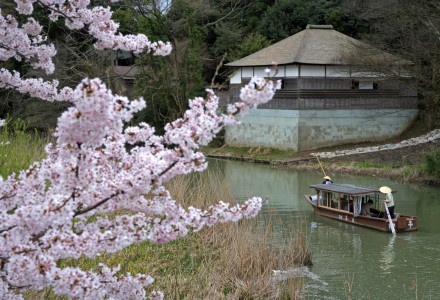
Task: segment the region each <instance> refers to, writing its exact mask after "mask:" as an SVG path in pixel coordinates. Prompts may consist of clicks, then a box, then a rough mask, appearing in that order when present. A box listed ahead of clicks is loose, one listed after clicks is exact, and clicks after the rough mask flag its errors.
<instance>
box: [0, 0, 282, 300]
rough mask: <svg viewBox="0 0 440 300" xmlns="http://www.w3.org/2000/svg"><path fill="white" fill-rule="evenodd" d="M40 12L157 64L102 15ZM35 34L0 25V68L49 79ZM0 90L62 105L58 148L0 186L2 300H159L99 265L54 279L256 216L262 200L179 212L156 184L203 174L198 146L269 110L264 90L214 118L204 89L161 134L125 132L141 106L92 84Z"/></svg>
mask: <svg viewBox="0 0 440 300" xmlns="http://www.w3.org/2000/svg"><path fill="white" fill-rule="evenodd" d="M15 2H16V4H17V11H18V13H20V14H26V15H29V14H31V13H32V10H33V5H34V3H36V2H37V1H35V0H26V1H24V0H16V1H15ZM38 3H39V4H40V5H44V6H45V7H46V8H47V9H49V11H51V15H50V18H51V19H52V20H56V19H58V18H59V17H60V16H63V17H64V18H65V20H66V24H67V25H68V26H69V27H70V28H73V29H78V28H82V27H83V26H86V25H87V26H88V28H89V32H90V33H91V34H92V35H93V36H94V37H95V38H96V39H97V47H98V48H105V47H108V48H112V49H113V48H118V47H119V48H123V49H130V50H132V51H135V52H136V51H156V53H157V54H161V55H162V54H166V53H168V51H169V47H168V44H166V43H162V42H157V43H150V42H148V39H146V37H144V36H142V35H138V36H122V35H120V34H117V31H116V30H117V24H115V23H114V22H113V21H111V19H110V17H111V12H110V10H109V9H107V8H99V7H95V8H93V9H88V8H87V7H88V5H89V1H88V0H67V1H66V0H62V1H60V0H39V1H38ZM2 18H3V17H2ZM8 26H9V27H8ZM7 27H8V28H12V29H14V30H16V36H17V37H20V38H19V39H17V40H16V41H15V44H11V47H8V46H6V43H8V42H9V41H10V36H9V35H8V34H9V33H7V30H6V29H7ZM1 30H3V31H1ZM40 33H41V28H40V27H39V26H38V25H37V24H36V22H35V21H33V20H31V19H30V20H29V21H28V22H27V23H26V24H23V25H21V26H19V23H18V22H17V21H16V20H15V19H14V18H13V17H12V16H7V17H6V18H3V19H0V53H1V54H0V60H3V61H5V60H9V59H11V58H15V59H25V60H28V59H29V60H32V61H33V62H34V61H35V62H34V63H35V64H34V66H35V67H43V66H42V65H41V63H42V62H44V65H45V66H46V65H47V66H48V67H46V71H51V67H50V65H49V63H48V60H50V58H51V57H52V56H53V55H54V51H53V50H52V47H51V46H48V45H46V44H45V40H44V39H43V38H42V37H41V36H39V35H40ZM20 34H22V35H20ZM25 37H27V38H25ZM42 45H45V46H46V47H41V46H42ZM12 46H13V47H12ZM44 49H46V50H44ZM47 49H51V50H50V51H49V50H47ZM40 51H43V52H44V51H47V52H45V53H46V54H45V55H40V54H41V53H42V52H40ZM40 59H41V60H40ZM0 88H14V89H16V90H18V91H20V92H21V93H28V94H30V95H32V96H35V97H40V98H42V99H46V100H49V101H54V100H63V101H70V102H71V103H72V106H71V107H70V108H69V109H68V110H66V111H65V112H64V113H63V114H62V115H61V117H60V118H59V120H58V126H57V128H56V131H55V138H56V141H55V142H54V143H53V144H49V145H47V146H46V154H47V155H46V158H45V159H43V160H42V161H39V162H36V163H34V164H33V165H32V166H30V168H29V169H28V170H23V171H21V172H20V173H19V174H11V175H10V176H9V177H8V178H1V177H0V296H1V297H0V298H1V299H22V297H21V295H20V294H18V293H16V292H17V291H20V290H22V289H34V290H41V289H44V288H47V287H51V288H52V290H53V291H54V292H55V293H56V294H59V295H66V296H67V297H69V298H74V299H128V298H130V299H145V298H146V297H149V298H150V299H161V298H163V294H162V293H161V292H160V291H150V292H149V293H148V295H147V292H146V291H147V290H146V289H145V287H148V286H150V285H151V284H152V283H153V278H151V277H150V276H149V275H146V274H137V275H131V274H121V272H120V269H119V268H118V267H117V268H113V269H111V268H109V267H107V266H105V265H100V268H99V270H98V271H96V272H92V271H84V270H81V269H80V268H76V267H65V268H62V267H60V266H59V265H58V264H57V262H58V261H59V260H60V259H63V258H79V257H80V256H81V255H85V256H87V257H90V258H93V257H96V256H98V255H99V254H100V253H103V252H108V253H113V252H116V251H119V250H121V249H123V248H125V247H127V246H130V245H132V244H134V243H140V242H142V241H149V242H153V243H166V242H169V241H171V240H174V239H176V238H179V237H184V236H185V235H187V234H188V232H190V231H198V230H201V229H202V228H204V227H207V226H213V225H215V224H216V223H219V222H229V221H237V220H240V219H242V218H251V217H254V216H255V215H256V214H257V213H258V211H259V210H260V208H261V205H262V200H261V198H257V197H256V198H251V199H249V200H247V201H246V202H244V203H243V204H241V205H235V206H230V205H229V204H227V203H224V202H220V203H218V204H215V205H212V206H210V207H208V208H205V209H200V208H195V207H189V208H187V209H184V208H183V207H182V206H181V205H179V204H178V203H177V202H176V201H174V199H173V198H172V195H171V194H170V192H169V191H168V190H167V189H166V188H165V186H164V184H165V183H166V182H168V181H170V180H171V179H173V178H174V177H176V176H179V175H182V174H188V173H190V172H194V171H203V170H204V169H205V168H206V167H207V163H206V160H205V157H204V155H203V154H202V153H201V152H200V151H199V147H200V145H206V144H207V143H209V142H210V141H211V140H212V139H213V137H214V136H215V135H216V134H217V133H218V132H219V131H220V130H221V129H222V128H223V126H225V125H226V124H231V123H234V122H236V121H235V119H234V115H235V114H237V113H239V112H240V111H244V110H247V109H249V108H251V107H254V106H255V105H256V104H259V103H264V102H266V101H268V100H269V99H270V98H271V95H273V92H274V89H275V88H276V86H275V85H274V84H273V83H272V82H271V81H267V80H263V81H255V82H254V84H250V85H248V86H247V87H245V88H244V90H243V91H242V98H243V101H240V102H238V103H236V104H235V105H234V106H233V107H234V110H233V111H232V112H229V113H228V114H220V115H219V114H218V113H217V111H218V98H217V96H215V94H214V92H213V91H211V90H208V91H207V96H206V97H204V98H202V97H199V98H195V99H193V100H191V101H190V104H189V109H188V110H187V112H186V113H185V114H184V116H183V117H182V118H180V119H177V120H175V121H174V122H172V123H170V124H168V125H167V126H166V127H165V133H164V134H163V135H157V134H155V131H154V128H152V127H151V126H149V125H148V124H146V123H141V124H139V125H138V126H130V127H124V123H125V122H127V121H130V120H131V119H132V117H133V114H134V113H136V112H138V111H139V110H141V109H143V108H144V107H145V105H146V104H145V101H144V100H143V99H136V100H129V99H127V98H126V97H123V96H120V95H115V94H113V93H112V92H111V91H110V90H108V89H107V87H106V86H105V84H103V83H102V82H101V80H99V79H84V80H83V81H82V82H81V83H80V84H79V85H78V86H77V87H76V88H75V89H69V88H63V89H61V90H58V83H57V82H56V81H54V82H52V83H47V82H44V81H43V80H42V79H39V78H37V79H31V78H28V79H22V78H20V75H19V74H18V73H17V72H9V71H7V70H5V69H2V70H0ZM1 123H2V122H1V121H0V125H1ZM127 211H129V212H130V213H129V214H126V213H123V212H127ZM110 213H112V216H113V217H109V215H110ZM115 213H116V214H115ZM115 215H116V216H115Z"/></svg>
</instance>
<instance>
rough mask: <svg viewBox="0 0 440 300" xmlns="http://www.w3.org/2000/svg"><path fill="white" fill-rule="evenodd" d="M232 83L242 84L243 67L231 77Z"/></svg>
mask: <svg viewBox="0 0 440 300" xmlns="http://www.w3.org/2000/svg"><path fill="white" fill-rule="evenodd" d="M230 83H231V84H240V83H241V68H238V69H237V70H236V71H235V72H234V74H233V75H232V77H231V79H230Z"/></svg>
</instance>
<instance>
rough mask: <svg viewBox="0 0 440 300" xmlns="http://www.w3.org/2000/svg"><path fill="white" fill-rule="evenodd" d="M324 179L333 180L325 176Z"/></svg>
mask: <svg viewBox="0 0 440 300" xmlns="http://www.w3.org/2000/svg"><path fill="white" fill-rule="evenodd" d="M323 178H324V179H328V180H332V179H331V178H330V176H324V177H323Z"/></svg>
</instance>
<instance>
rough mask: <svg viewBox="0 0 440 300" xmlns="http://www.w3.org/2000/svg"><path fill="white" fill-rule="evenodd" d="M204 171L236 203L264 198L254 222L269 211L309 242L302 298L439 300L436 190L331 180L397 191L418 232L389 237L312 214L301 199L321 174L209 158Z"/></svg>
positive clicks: (439, 195) (439, 201) (439, 199)
mask: <svg viewBox="0 0 440 300" xmlns="http://www.w3.org/2000/svg"><path fill="white" fill-rule="evenodd" d="M209 168H212V169H216V170H220V171H221V172H222V173H223V174H224V176H226V178H228V179H229V180H230V182H231V184H232V186H233V189H234V193H235V195H236V196H237V198H238V199H245V198H247V197H250V196H256V195H258V196H262V197H268V199H269V202H268V203H267V204H265V205H264V207H263V212H262V214H260V216H259V218H263V217H264V214H265V213H267V212H268V211H275V212H276V214H277V216H278V217H280V218H281V219H282V220H283V223H284V225H285V226H283V227H282V228H279V229H278V230H279V231H286V232H288V231H292V230H300V231H301V232H303V233H304V234H305V236H306V237H307V238H308V240H309V242H310V247H311V253H312V260H313V267H311V268H310V271H311V272H306V273H305V274H303V276H304V277H305V278H306V282H307V286H306V290H305V291H304V294H305V295H306V299H440V190H439V189H432V188H427V187H418V186H412V185H404V184H399V183H396V182H393V181H390V180H387V179H381V178H375V177H365V176H346V175H335V176H332V179H333V180H334V181H335V182H338V183H353V184H357V185H364V186H373V187H379V186H382V185H388V186H390V187H392V188H393V189H395V190H397V194H395V196H394V199H395V202H396V212H400V213H405V214H411V215H417V217H418V231H416V232H412V233H401V234H397V236H396V237H395V238H393V237H392V235H391V234H387V233H383V232H379V231H375V230H371V229H365V228H361V227H358V226H354V225H351V224H345V223H341V222H338V221H335V220H330V219H327V218H324V217H321V216H316V215H315V214H314V213H313V211H312V208H311V207H310V206H309V204H308V203H307V202H306V201H305V199H304V194H310V193H313V191H312V190H311V189H310V188H309V185H310V184H315V183H320V182H321V181H322V175H321V174H319V173H315V172H305V171H293V170H280V169H276V168H273V167H270V166H265V165H254V164H248V163H239V162H232V161H220V160H212V161H210V167H209ZM328 175H331V174H328ZM274 242H275V243H276V241H274ZM280 242H282V241H280Z"/></svg>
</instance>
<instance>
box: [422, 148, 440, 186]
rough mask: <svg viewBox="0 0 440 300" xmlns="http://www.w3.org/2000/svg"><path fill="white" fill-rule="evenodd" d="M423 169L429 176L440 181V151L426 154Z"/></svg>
mask: <svg viewBox="0 0 440 300" xmlns="http://www.w3.org/2000/svg"><path fill="white" fill-rule="evenodd" d="M422 167H423V170H424V171H425V172H426V173H427V174H428V175H430V176H433V177H435V178H436V179H440V149H436V150H433V151H430V152H428V153H426V154H425V156H424V158H423V162H422Z"/></svg>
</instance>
